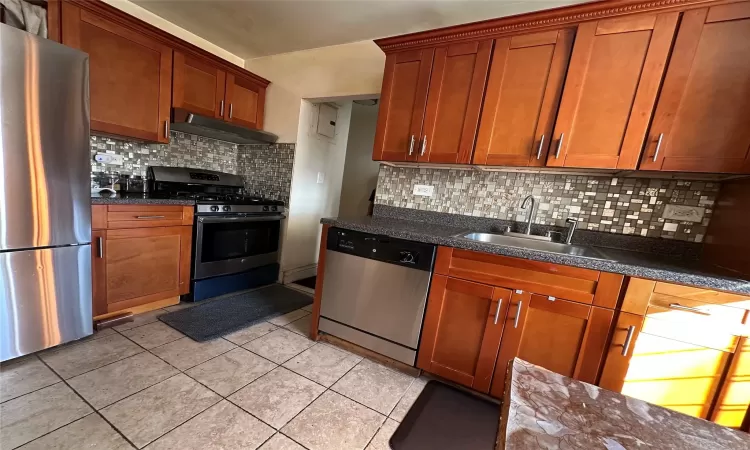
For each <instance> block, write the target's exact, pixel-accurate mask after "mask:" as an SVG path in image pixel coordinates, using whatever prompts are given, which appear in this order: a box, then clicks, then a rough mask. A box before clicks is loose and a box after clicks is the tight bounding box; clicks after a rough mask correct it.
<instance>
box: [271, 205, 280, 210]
mask: <svg viewBox="0 0 750 450" xmlns="http://www.w3.org/2000/svg"><path fill="white" fill-rule="evenodd" d="M278 210H279V208H277V207H275V206H272V207H271V211H278Z"/></svg>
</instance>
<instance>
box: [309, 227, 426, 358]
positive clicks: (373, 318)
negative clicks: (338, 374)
mask: <svg viewBox="0 0 750 450" xmlns="http://www.w3.org/2000/svg"><path fill="white" fill-rule="evenodd" d="M434 260H435V246H434V245H431V244H423V243H420V242H411V241H405V240H402V239H392V238H389V237H386V236H379V235H374V234H368V233H360V232H357V231H349V230H342V229H340V228H333V227H332V228H329V229H328V243H327V245H326V259H325V264H326V267H325V274H324V278H323V296H322V300H321V310H320V325H319V328H320V330H321V331H324V332H326V333H328V334H332V335H334V336H337V337H339V338H341V339H344V340H347V341H349V342H353V343H355V344H357V345H359V346H361V347H365V348H367V349H370V350H372V351H375V352H377V353H381V354H383V355H386V356H388V357H390V358H393V359H395V360H398V361H401V362H403V363H406V364H409V365H412V366H413V365H414V363H415V361H416V356H417V346H418V344H419V334H420V332H421V330H422V319H423V318H424V310H425V304H426V303H427V292H428V291H429V289H430V276H431V274H432V266H433V263H434Z"/></svg>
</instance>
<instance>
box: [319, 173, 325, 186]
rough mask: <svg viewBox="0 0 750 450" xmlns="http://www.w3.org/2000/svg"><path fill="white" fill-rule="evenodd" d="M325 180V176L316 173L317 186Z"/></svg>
mask: <svg viewBox="0 0 750 450" xmlns="http://www.w3.org/2000/svg"><path fill="white" fill-rule="evenodd" d="M325 180H326V174H325V173H323V172H318V184H323V182H324V181H325Z"/></svg>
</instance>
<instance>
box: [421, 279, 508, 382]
mask: <svg viewBox="0 0 750 450" xmlns="http://www.w3.org/2000/svg"><path fill="white" fill-rule="evenodd" d="M510 296H511V291H510V290H508V289H502V288H494V287H492V286H487V285H484V284H479V283H473V282H471V281H464V280H458V279H455V278H449V277H445V276H442V275H434V276H433V278H432V286H431V287H430V296H429V299H428V301H427V310H426V312H425V320H424V326H423V330H422V337H421V339H420V345H419V355H418V357H417V367H419V368H420V369H424V370H426V371H428V372H432V373H434V374H437V375H440V376H441V377H444V378H447V379H449V380H452V381H455V382H456V383H460V384H463V385H464V386H468V387H471V388H473V389H476V390H477V391H481V392H488V391H489V389H490V382H491V380H492V373H493V371H494V369H495V359H496V358H497V351H498V348H499V346H500V339H501V338H502V334H503V322H504V318H505V315H506V312H507V308H508V304H509V303H510Z"/></svg>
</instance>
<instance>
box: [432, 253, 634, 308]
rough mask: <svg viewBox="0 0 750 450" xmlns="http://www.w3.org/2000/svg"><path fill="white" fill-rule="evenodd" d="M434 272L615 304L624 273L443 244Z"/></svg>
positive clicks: (611, 306)
mask: <svg viewBox="0 0 750 450" xmlns="http://www.w3.org/2000/svg"><path fill="white" fill-rule="evenodd" d="M435 272H436V273H439V274H442V275H448V276H451V277H455V278H462V279H465V280H471V281H476V282H480V283H486V284H490V285H494V286H503V287H507V288H511V289H520V290H524V291H528V292H533V293H535V294H541V295H544V296H551V297H559V298H565V299H567V300H572V301H574V302H578V303H586V304H589V305H591V304H593V305H596V306H602V307H606V308H614V307H615V306H616V304H617V299H618V297H619V293H620V289H621V287H622V282H623V276H622V275H616V274H611V273H606V272H599V271H597V270H590V269H582V268H578V267H570V266H563V265H559V264H551V263H546V262H541V261H531V260H527V259H518V258H511V257H507V256H500V255H491V254H488V253H480V252H474V251H470V250H459V249H453V248H450V247H440V248H439V249H438V256H437V260H436V262H435Z"/></svg>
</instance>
